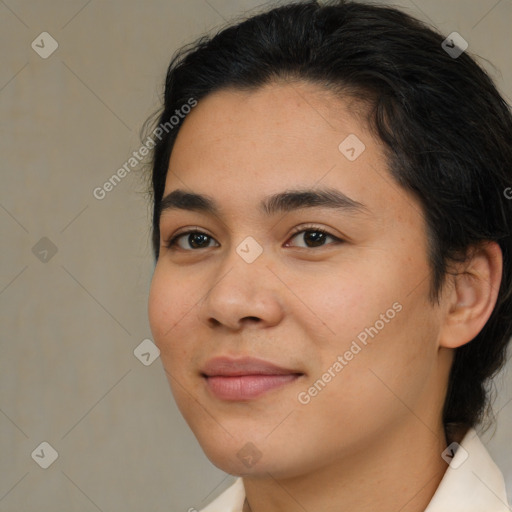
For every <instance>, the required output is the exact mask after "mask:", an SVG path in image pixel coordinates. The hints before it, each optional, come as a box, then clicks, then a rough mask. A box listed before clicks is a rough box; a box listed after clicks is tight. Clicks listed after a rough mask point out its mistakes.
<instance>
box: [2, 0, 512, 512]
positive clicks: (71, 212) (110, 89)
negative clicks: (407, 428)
mask: <svg viewBox="0 0 512 512" xmlns="http://www.w3.org/2000/svg"><path fill="white" fill-rule="evenodd" d="M258 4H262V2H261V1H258V0H244V1H235V0H208V1H206V0H186V1H185V0H147V1H141V0H110V1H107V0H91V1H87V0H68V1H64V0H46V1H44V2H36V1H35V0H32V1H29V0H0V42H1V48H2V53H1V63H0V64H1V65H0V132H1V138H0V141H1V142H0V168H1V172H2V175H1V176H2V180H1V183H2V187H1V195H0V229H1V233H2V252H1V270H0V322H1V326H2V331H1V333H2V334H1V336H2V338H1V356H0V378H1V384H0V436H1V447H0V475H1V478H0V512H3V511H10V512H11V511H33V510H38V511H40V512H43V511H52V512H54V511H58V510H62V511H64V510H66V511H68V512H73V511H83V512H85V511H91V512H92V511H98V510H100V511H105V512H106V511H111V512H113V511H123V512H128V511H141V510H148V511H149V510H151V511H173V512H176V511H187V510H189V509H190V508H191V507H195V508H197V509H199V508H201V506H204V504H205V503H206V502H207V501H209V500H211V499H212V498H213V496H214V495H216V494H218V493H219V492H220V491H221V490H222V489H223V488H225V487H226V486H227V485H228V484H229V483H230V482H231V481H232V478H231V477H229V476H226V475H225V474H224V473H222V472H221V471H219V470H218V469H216V468H215V467H213V466H212V465H211V464H210V462H209V461H208V460H207V459H206V457H205V456H204V455H203V453H202V451H201V449H200V448H199V446H198V444H197V442H196V441H195V438H194V437H193V435H192V434H191V433H190V432H189V430H188V428H187V426H186V424H185V422H184V421H183V419H182V418H181V416H180V415H179V413H178V412H177V409H176V407H175V405H174V402H173V400H172V397H171V394H170V391H169V388H168V384H167V380H166V379H165V375H164V372H163V370H162V366H161V362H160V359H157V360H156V361H155V362H154V363H153V364H151V365H149V366H144V365H143V364H142V363H141V362H140V361H139V360H138V359H137V358H136V357H135V356H134V353H133V351H134V349H135V348H136V347H137V346H138V345H139V343H141V341H142V340H144V339H146V338H151V333H150V330H149V326H148V321H147V317H146V301H147V294H148V287H149V282H150V278H151V272H152V265H153V263H152V257H151V251H150V242H149V215H148V211H149V210H148V206H147V202H146V198H145V196H144V186H143V181H142V180H141V179H139V176H138V175H137V174H136V173H135V172H132V173H130V174H129V175H128V176H127V177H125V178H124V179H123V180H122V182H121V183H119V184H118V185H117V187H115V189H114V190H112V191H111V192H110V193H108V194H107V195H106V197H105V198H104V199H103V200H98V199H95V198H94V196H93V194H92V191H93V189H94V188H95V187H98V186H101V185H102V184H103V183H104V182H105V181H106V180H107V179H108V178H109V177H110V176H111V175H112V174H113V173H114V172H115V171H116V170H117V169H118V168H119V167H120V166H122V165H123V163H124V162H126V160H127V159H128V158H129V156H130V154H131V152H132V151H134V150H135V149H137V148H139V147H140V139H139V130H140V128H141V126H142V124H143V122H144V120H145V119H146V118H147V117H148V116H149V115H150V114H151V113H152V112H153V111H154V110H155V108H157V106H158V97H159V94H160V92H161V90H162V84H163V78H164V76H165V71H166V68H167V65H168V62H169V60H170V57H171V54H172V53H173V51H174V50H175V49H177V48H178V47H179V46H181V45H182V44H184V43H186V42H188V41H191V40H192V39H194V38H195V37H196V36H198V35H200V34H201V33H203V32H204V31H206V30H211V29H213V28H215V27H217V28H219V27H220V26H221V25H223V24H224V23H225V20H228V19H231V18H232V17H233V16H238V15H240V14H242V13H243V12H245V11H247V10H248V9H252V8H256V7H257V6H258ZM396 5H398V6H403V7H404V8H405V9H406V10H407V11H408V12H410V13H412V14H414V15H416V16H418V17H420V18H422V19H425V20H427V21H430V22H431V23H433V24H435V25H437V26H438V27H439V28H440V29H441V30H442V31H443V32H444V33H445V34H449V33H450V32H452V31H454V30H455V31H458V32H459V33H460V34H462V35H463V37H464V38H465V39H466V40H467V41H468V42H469V50H470V51H471V52H472V53H476V54H477V55H479V56H481V57H482V59H486V60H487V61H490V62H485V66H486V67H487V69H489V70H490V72H491V74H492V76H493V77H495V78H496V80H497V82H498V84H499V86H500V88H501V90H502V92H503V93H504V94H506V95H507V96H508V97H509V98H511V97H512V62H511V58H510V48H512V35H511V30H510V27H511V25H512V0H501V1H497V0H473V1H455V0H451V1H447V0H428V1H422V2H420V1H419V0H416V1H415V2H414V1H412V0H402V1H400V2H396ZM43 31H47V32H49V33H50V34H51V36H52V37H53V38H55V40H56V41H57V42H58V45H59V46H58V49H57V50H56V51H55V53H53V54H52V55H51V56H50V57H48V58H47V59H43V58H41V57H40V56H39V55H38V54H37V53H36V52H35V51H34V50H33V49H32V48H31V43H32V41H33V40H34V39H36V37H37V36H38V35H39V34H40V33H41V32H43ZM482 62H484V61H483V60H482ZM491 62H492V65H491ZM511 185H512V183H511ZM42 237H47V238H48V239H49V240H51V242H52V243H53V244H54V245H55V247H56V249H57V252H56V254H55V255H53V256H52V257H51V258H50V256H51V252H49V253H48V254H47V255H46V258H47V259H48V261H46V262H44V261H41V260H40V259H39V258H44V257H45V255H44V252H41V251H44V250H45V248H46V249H47V250H48V249H49V245H48V242H45V241H43V242H40V244H42V245H39V246H37V248H38V251H39V255H38V254H37V253H38V251H37V250H34V252H36V254H34V252H33V247H34V246H35V245H36V243H38V241H39V240H40V239H41V238H42ZM45 244H46V245H45ZM36 256H39V257H36ZM509 366H510V365H509ZM507 379H508V380H507ZM497 385H498V388H499V389H500V391H499V396H498V400H497V402H496V407H495V409H496V410H497V411H499V413H498V424H497V429H496V432H495V435H494V438H493V439H491V440H489V435H487V436H485V438H484V440H485V441H486V444H487V445H488V447H489V449H490V450H491V452H492V454H493V456H494V457H495V460H496V461H497V463H498V464H499V465H500V467H501V468H502V470H503V471H504V473H505V475H506V479H507V482H508V488H509V494H511V495H512V448H511V446H512V443H511V440H512V439H511V435H510V432H511V431H512V401H511V400H512V378H511V376H510V372H509V374H508V377H507V375H506V374H502V376H501V377H500V379H498V381H497ZM43 441H46V442H48V443H50V445H51V446H52V447H53V448H54V449H55V450H56V451H57V452H58V458H57V460H56V461H55V462H54V463H53V464H52V465H51V466H50V467H49V468H48V469H42V468H41V467H39V465H37V464H36V462H35V461H34V460H33V458H32V457H31V454H32V452H33V451H34V450H35V449H36V448H37V447H38V446H39V445H40V443H41V442H43ZM39 451H40V449H39ZM36 453H39V452H36ZM46 453H47V454H48V453H49V452H48V451H47V452H46ZM45 456H47V455H45Z"/></svg>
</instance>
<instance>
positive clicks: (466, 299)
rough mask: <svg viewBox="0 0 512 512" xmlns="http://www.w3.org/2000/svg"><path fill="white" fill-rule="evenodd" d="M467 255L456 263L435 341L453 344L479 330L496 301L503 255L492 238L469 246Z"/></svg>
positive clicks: (470, 336) (458, 344)
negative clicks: (461, 262)
mask: <svg viewBox="0 0 512 512" xmlns="http://www.w3.org/2000/svg"><path fill="white" fill-rule="evenodd" d="M469 254H470V257H469V259H468V260H467V261H466V262H464V264H460V265H459V266H458V267H457V274H456V275H454V276H453V280H452V283H451V286H450V287H449V290H448V291H447V296H446V301H447V302H446V304H447V307H446V313H445V315H444V323H443V325H442V326H441V330H440V338H439V345H440V346H441V347H446V348H457V347H460V346H461V345H464V344H466V343H468V342H470V341H471V340H472V339H473V338H474V337H475V336H477V334H478V333H479V332H480V331H481V330H482V328H483V327H484V325H485V324H486V322H487V320H488V319H489V317H490V316H491V313H492V311H493V309H494V306H495V305H496V300H497V297H498V291H499V288H500V284H501V275H502V270H503V255H502V252H501V249H500V246H499V245H498V244H497V243H496V242H490V241H488V242H484V243H483V244H480V245H478V246H475V247H473V248H472V249H471V250H470V253H469Z"/></svg>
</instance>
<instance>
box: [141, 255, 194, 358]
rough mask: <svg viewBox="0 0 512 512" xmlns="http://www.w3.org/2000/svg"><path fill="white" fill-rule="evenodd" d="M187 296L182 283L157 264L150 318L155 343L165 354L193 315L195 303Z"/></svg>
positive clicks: (150, 291) (152, 284)
mask: <svg viewBox="0 0 512 512" xmlns="http://www.w3.org/2000/svg"><path fill="white" fill-rule="evenodd" d="M187 296H189V297H190V294H187V293H185V291H184V289H183V286H182V285H180V281H179V280H176V279H174V278H171V277H170V275H169V273H168V272H165V271H163V269H162V268H160V267H158V264H157V268H156V269H155V273H154V275H153V279H152V281H151V287H150V290H149V298H148V318H149V324H150V327H151V332H152V334H153V338H154V341H155V343H156V345H157V346H158V348H159V349H160V351H161V352H163V353H165V352H166V351H167V350H169V349H170V348H171V347H172V341H173V340H174V339H176V333H177V332H179V329H180V328H181V326H182V324H183V323H184V322H186V321H187V316H188V315H190V314H193V311H194V307H193V303H192V304H188V301H187V300H184V297H187Z"/></svg>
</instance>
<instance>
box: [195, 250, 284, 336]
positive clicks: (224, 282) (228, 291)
mask: <svg viewBox="0 0 512 512" xmlns="http://www.w3.org/2000/svg"><path fill="white" fill-rule="evenodd" d="M267 264H268V259H267V258H266V257H265V253H263V254H261V255H260V256H259V257H258V258H257V259H256V260H255V261H253V262H251V263H248V262H247V261H245V260H244V259H243V258H242V257H241V256H240V255H239V254H238V253H237V252H236V251H234V250H233V252H232V254H230V256H229V258H226V259H225V260H224V262H223V264H222V266H221V268H218V267H217V268H214V269H212V275H211V280H210V282H209V283H208V286H209V290H208V292H207V293H206V296H205V297H204V299H203V300H202V301H201V304H200V307H199V312H198V315H199V319H200V320H201V321H202V322H204V323H206V324H207V325H208V326H209V327H215V328H220V327H221V326H223V327H225V328H226V329H229V330H233V331H237V330H240V329H242V328H243V327H244V326H249V325H252V326H254V327H257V328H265V327H270V326H273V325H276V324H278V323H279V322H280V321H281V320H282V318H283V312H284V307H283V299H284V295H283V293H284V291H283V284H282V282H281V281H279V279H277V278H276V276H275V274H274V272H273V271H271V270H270V268H269V267H268V266H267ZM210 283H211V284H210Z"/></svg>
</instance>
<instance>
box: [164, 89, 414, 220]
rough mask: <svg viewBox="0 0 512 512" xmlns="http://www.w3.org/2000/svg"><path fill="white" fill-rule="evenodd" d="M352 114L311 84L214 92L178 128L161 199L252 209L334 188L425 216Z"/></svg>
mask: <svg viewBox="0 0 512 512" xmlns="http://www.w3.org/2000/svg"><path fill="white" fill-rule="evenodd" d="M355 111H356V109H355V108H354V101H353V100H352V99H343V98H340V97H338V96H335V95H334V93H332V92H331V91H327V90H324V89H322V88H320V87H319V86H317V85H315V84H309V83H293V84H290V83H287V84H283V83H279V84H269V85H266V86H264V87H261V88H259V89H255V90H251V91H241V90H233V89H225V90H220V91H217V92H215V93H213V94H210V95H209V96H207V97H206V98H204V99H202V100H201V101H200V102H199V104H198V105H197V106H196V107H195V108H194V109H193V110H192V112H191V113H190V114H188V116H187V118H186V120H185V121H184V123H183V125H182V126H181V128H180V131H179V133H178V136H177V138H176V141H175V144H174V148H173V151H172V153H171V158H170V162H169V171H168V175H167V180H166V186H165V192H164V196H166V195H167V194H169V193H170V192H172V191H173V190H176V189H182V190H183V189H184V190H189V191H191V192H195V193H200V194H203V195H210V196H215V198H216V199H217V202H218V204H219V205H221V206H222V205H226V207H227V208H229V207H230V206H232V207H233V211H236V210H238V211H240V210H242V211H244V210H246V211H247V210H248V209H249V205H255V207H256V205H259V204H260V203H261V201H262V199H263V198H264V197H267V196H270V195H273V194H276V193H279V192H282V191H283V190H290V189H296V188H301V189H304V188H308V189H311V188H314V187H329V188H335V189H337V190H339V191H340V192H342V193H343V194H345V195H346V196H348V197H350V198H352V199H353V200H354V201H357V202H360V203H363V204H366V205H368V207H369V208H370V209H371V210H372V211H375V212H376V213H378V214H379V215H380V216H390V217H397V216H400V217H404V218H408V216H409V217H410V215H411V213H410V212H408V210H411V209H412V210H414V211H413V212H412V213H413V214H414V213H415V214H416V215H418V214H419V215H421V209H420V206H419V204H418V203H417V202H416V200H415V198H414V197H412V196H410V195H409V194H408V193H407V192H406V191H405V190H403V189H402V188H401V187H399V185H398V184H396V183H395V182H394V181H393V178H392V177H391V175H390V173H389V170H388V168H387V161H386V159H385V156H384V151H383V146H382V143H381V142H380V141H378V140H376V139H375V138H374V137H373V135H372V134H371V133H370V130H369V129H368V127H367V125H366V123H365V122H364V121H363V119H362V117H361V116H358V115H356V114H355ZM258 207H259V206H258Z"/></svg>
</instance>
